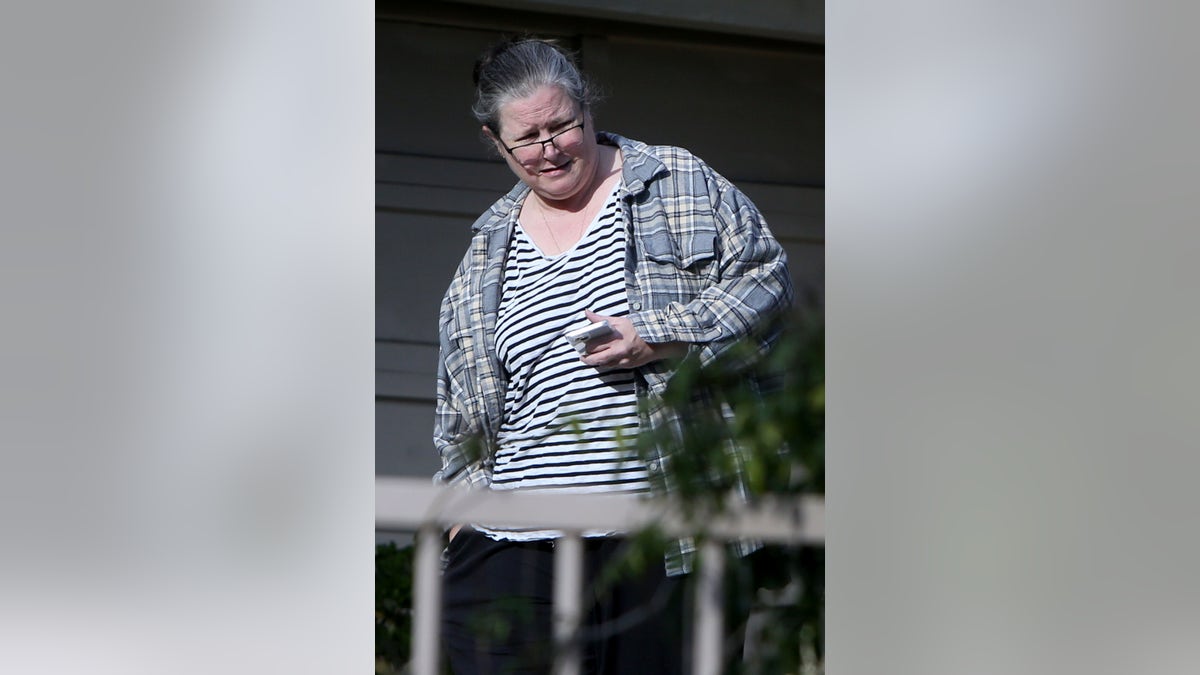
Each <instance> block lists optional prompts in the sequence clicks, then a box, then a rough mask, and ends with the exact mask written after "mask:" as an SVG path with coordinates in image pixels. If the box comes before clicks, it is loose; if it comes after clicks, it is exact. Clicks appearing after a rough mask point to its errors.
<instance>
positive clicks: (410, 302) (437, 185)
mask: <svg viewBox="0 0 1200 675" xmlns="http://www.w3.org/2000/svg"><path fill="white" fill-rule="evenodd" d="M485 4H487V5H490V4H495V3H483V4H481V5H479V6H472V5H470V4H469V3H401V2H396V3H391V2H387V1H385V0H381V1H380V2H379V3H378V4H377V17H378V21H377V24H376V47H375V53H376V66H375V72H376V122H375V126H376V131H375V134H376V189H377V199H376V227H375V249H376V254H375V255H376V260H375V264H376V266H375V269H376V272H375V274H376V283H375V287H376V294H375V310H376V314H375V316H376V319H375V334H376V343H375V344H376V352H375V353H376V422H375V432H376V437H375V438H376V441H375V460H376V473H377V474H385V475H416V476H427V475H429V474H431V473H432V472H433V471H435V470H436V468H437V457H436V456H435V453H434V451H433V448H432V443H431V441H430V433H431V431H432V418H433V400H432V397H433V386H434V385H433V378H434V369H435V359H436V355H437V348H436V342H437V307H438V303H439V301H440V299H441V295H442V293H443V291H444V290H445V288H446V285H447V283H448V282H449V279H450V276H451V274H452V273H453V271H454V268H455V266H456V265H457V264H458V261H459V260H460V259H461V257H462V254H463V252H464V250H465V248H466V245H467V241H468V240H469V237H470V231H469V228H470V225H471V222H472V221H473V220H474V219H475V217H476V216H477V215H478V214H479V213H480V212H481V211H483V210H484V209H485V208H487V206H488V205H489V204H491V203H492V201H494V200H495V199H496V198H497V197H499V196H500V195H501V194H502V193H503V192H505V191H506V190H507V189H508V188H509V187H511V186H512V184H513V183H514V182H515V178H514V177H513V175H512V174H511V173H510V172H509V170H508V169H507V167H506V166H505V165H504V164H503V162H501V161H500V160H499V159H498V158H495V157H494V156H491V155H489V154H488V151H487V148H486V146H485V145H484V144H483V143H482V142H481V141H480V138H479V129H478V125H477V124H476V123H475V121H474V119H473V118H472V117H471V115H470V112H469V109H470V103H471V80H470V77H471V65H472V63H473V62H474V59H475V56H476V55H477V54H478V53H479V52H480V51H481V50H482V49H483V48H485V47H486V46H487V45H489V44H491V43H492V42H494V41H496V40H497V39H499V38H500V37H501V36H502V35H503V34H504V33H505V32H521V31H523V30H530V31H535V32H538V33H540V34H546V35H557V36H560V37H563V38H566V39H568V40H570V41H572V43H573V44H574V45H575V46H576V47H577V48H578V49H579V50H580V53H581V57H582V59H583V63H584V67H585V69H586V70H587V71H588V72H589V73H590V74H591V75H592V77H593V78H594V79H596V80H598V81H599V83H600V84H601V85H602V87H603V89H604V90H605V91H606V93H607V96H606V100H605V101H604V102H603V103H602V104H601V105H600V106H599V107H598V108H597V109H596V111H595V115H596V121H597V126H598V127H599V128H601V129H605V130H610V131H614V132H617V133H620V134H623V135H625V136H629V137H632V138H637V139H639V140H643V141H646V142H648V143H655V144H659V143H668V144H675V145H681V146H684V147H686V148H688V149H690V150H692V151H693V152H695V153H696V154H698V155H699V156H701V157H703V158H704V159H705V160H706V161H707V162H708V163H709V164H710V165H712V166H713V167H714V168H716V169H717V170H718V171H719V172H721V173H722V174H724V175H725V176H726V177H728V178H730V179H731V180H732V181H734V182H735V183H736V184H737V185H738V186H739V187H740V188H741V189H742V190H743V191H745V192H746V193H747V194H748V195H749V196H750V197H751V198H752V199H753V200H754V201H755V203H756V204H758V206H759V208H760V209H761V210H762V211H763V213H764V214H765V215H766V217H767V220H768V222H769V223H770V225H771V228H772V230H773V231H774V232H775V233H776V235H777V236H778V237H779V238H780V240H781V241H782V242H783V244H784V247H785V248H786V249H787V251H788V255H789V257H790V260H791V270H792V275H793V278H794V281H795V283H796V286H797V289H798V290H799V292H800V294H801V298H802V300H803V301H805V302H807V303H808V304H813V305H820V304H821V303H822V299H823V294H824V291H823V278H824V224H823V201H824V189H823V186H824V169H823V164H824V78H823V72H824V50H823V48H822V46H821V44H820V39H821V38H820V36H819V34H816V35H814V32H813V31H814V25H815V24H814V23H813V20H812V16H813V13H812V11H808V12H807V13H801V14H795V13H793V14H788V13H786V12H783V10H782V9H780V8H781V7H784V5H781V4H780V3H772V2H763V3H751V2H746V3H739V7H753V6H755V5H758V6H759V11H758V12H757V13H755V12H754V11H749V12H748V13H745V14H744V15H743V18H742V19H740V20H738V21H734V20H733V19H732V18H729V17H726V18H725V19H722V16H721V15H720V14H719V13H716V14H712V13H710V14H709V15H707V16H708V19H707V20H706V21H705V22H703V23H701V22H699V21H697V20H696V19H693V18H691V17H690V16H687V15H685V14H684V13H681V12H674V11H673V10H672V7H673V6H674V5H676V4H678V3H665V2H660V3H654V2H646V3H637V4H638V6H639V7H644V8H648V9H645V10H639V11H637V12H635V11H633V10H632V9H629V10H627V11H624V12H618V11H615V10H614V11H612V12H608V13H606V14H605V13H600V14H599V15H598V14H597V10H595V9H594V7H592V6H593V5H596V4H597V3H587V2H559V3H548V2H542V3H537V4H539V5H540V6H542V7H545V6H554V7H555V13H553V14H550V13H532V12H523V11H516V10H504V9H499V8H496V7H489V6H483V5H485ZM516 4H518V5H522V4H523V5H526V6H529V5H532V4H535V3H516ZM618 4H619V3H618ZM793 4H794V3H793ZM788 6H789V7H790V5H788ZM809 6H810V9H811V5H809ZM631 7H632V5H631ZM656 7H657V10H658V11H655V10H656ZM723 20H724V23H722V21H723ZM788 21H792V22H793V23H791V24H789V23H787V22H788ZM698 27H699V28H698ZM723 27H724V28H723ZM756 33H757V34H756ZM781 36H782V37H781Z"/></svg>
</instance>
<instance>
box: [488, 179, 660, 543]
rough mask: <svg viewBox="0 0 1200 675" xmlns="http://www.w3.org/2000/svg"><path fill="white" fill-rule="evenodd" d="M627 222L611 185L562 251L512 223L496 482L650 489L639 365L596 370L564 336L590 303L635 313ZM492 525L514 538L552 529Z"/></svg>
mask: <svg viewBox="0 0 1200 675" xmlns="http://www.w3.org/2000/svg"><path fill="white" fill-rule="evenodd" d="M625 229H626V228H625V223H624V219H623V217H622V212H621V209H620V208H619V203H618V201H617V198H616V192H615V191H614V193H613V194H612V195H611V196H610V197H609V198H608V200H606V203H605V205H604V208H602V209H601V210H600V213H599V214H598V215H597V216H596V219H595V220H593V221H592V223H591V224H590V225H589V226H588V228H587V230H586V231H585V232H584V234H583V236H582V237H581V238H580V240H579V241H578V242H577V243H576V244H575V246H574V247H572V248H571V249H569V250H567V251H564V252H563V253H562V254H560V255H557V256H547V255H545V254H544V253H543V252H542V251H541V250H540V249H539V248H538V247H537V245H536V244H535V243H534V242H533V240H532V239H530V237H529V236H528V235H527V234H526V233H525V232H524V231H523V230H522V229H521V228H520V227H518V228H517V229H516V231H515V233H514V236H513V239H512V243H511V245H510V247H509V252H508V259H507V261H506V264H505V270H504V281H503V287H502V296H501V300H500V308H499V313H498V316H497V322H496V350H497V352H498V354H499V356H500V360H501V362H502V363H503V364H504V367H505V370H506V373H507V379H508V389H507V393H506V395H505V399H504V422H503V424H502V426H501V428H500V432H499V434H498V437H497V440H498V450H497V453H496V463H495V467H494V469H493V474H492V489H496V490H513V489H522V490H552V491H563V492H644V491H646V490H648V489H649V484H648V482H647V476H646V469H645V465H644V464H643V463H642V461H641V460H640V459H639V458H638V456H637V452H636V450H635V448H634V443H635V441H636V436H637V431H638V410H637V406H638V402H637V396H636V392H635V383H634V371H633V370H629V369H619V370H606V371H600V370H597V369H596V368H594V367H592V366H589V365H587V364H585V363H583V362H582V361H581V360H580V357H579V354H578V352H576V351H575V349H574V348H573V347H572V346H571V345H570V344H569V343H568V342H567V341H566V339H565V338H563V333H564V332H566V331H567V330H570V329H573V328H578V327H581V326H586V325H588V323H589V322H588V320H587V319H586V318H585V317H584V313H583V310H584V309H590V310H592V311H594V312H596V313H598V314H604V315H608V316H623V315H625V314H628V313H629V304H628V299H627V297H626V292H625ZM488 531H489V532H490V533H491V534H493V536H500V537H503V538H509V539H539V538H545V537H549V536H554V535H555V534H556V533H553V532H545V531H539V532H532V531H523V532H511V531H506V532H501V531H498V530H494V529H489V530H488ZM593 534H595V533H593Z"/></svg>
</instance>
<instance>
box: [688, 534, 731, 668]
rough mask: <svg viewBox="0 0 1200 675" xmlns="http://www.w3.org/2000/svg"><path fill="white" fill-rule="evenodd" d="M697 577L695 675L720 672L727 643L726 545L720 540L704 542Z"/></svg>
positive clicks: (693, 651) (694, 642)
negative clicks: (725, 625)
mask: <svg viewBox="0 0 1200 675" xmlns="http://www.w3.org/2000/svg"><path fill="white" fill-rule="evenodd" d="M698 556H699V559H698V560H697V565H698V568H699V569H698V571H697V577H698V578H697V579H696V628H695V632H694V633H693V635H692V662H693V663H694V664H695V670H694V671H693V673H694V675H719V674H720V672H721V664H722V661H723V660H724V658H723V657H724V649H723V647H724V644H725V628H724V623H725V606H724V605H725V603H724V597H725V590H724V580H725V548H724V546H723V545H722V543H721V541H720V540H717V539H713V538H706V539H705V540H704V541H703V542H702V543H701V544H700V550H699V551H698Z"/></svg>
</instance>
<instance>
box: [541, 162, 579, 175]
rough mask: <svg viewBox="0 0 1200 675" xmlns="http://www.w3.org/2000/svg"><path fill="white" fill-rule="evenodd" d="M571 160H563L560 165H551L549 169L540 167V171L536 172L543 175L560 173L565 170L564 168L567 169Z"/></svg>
mask: <svg viewBox="0 0 1200 675" xmlns="http://www.w3.org/2000/svg"><path fill="white" fill-rule="evenodd" d="M571 161H572V160H568V161H566V162H563V163H562V164H560V165H558V166H552V167H550V168H549V169H542V170H541V171H539V172H538V173H540V174H543V175H544V174H551V175H554V174H558V173H562V172H563V171H566V170H567V167H569V166H571Z"/></svg>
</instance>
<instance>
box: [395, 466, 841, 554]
mask: <svg viewBox="0 0 1200 675" xmlns="http://www.w3.org/2000/svg"><path fill="white" fill-rule="evenodd" d="M457 523H480V524H486V525H492V526H496V527H521V528H538V529H551V530H564V531H574V532H580V531H585V530H608V531H636V530H639V529H642V528H644V527H646V526H650V525H655V526H657V527H659V528H660V529H661V530H662V531H663V533H664V534H666V535H669V536H681V537H682V536H691V535H695V534H697V533H698V530H700V531H702V532H703V533H704V534H706V535H708V536H710V537H715V538H718V539H739V538H747V539H758V540H761V541H764V542H770V543H780V544H813V545H823V544H824V541H825V500H824V498H823V497H820V496H815V495H799V496H795V497H790V498H784V497H775V498H771V499H763V500H760V501H756V502H755V503H754V504H743V503H740V502H736V501H734V500H730V503H729V504H728V505H727V508H725V509H724V510H723V512H722V513H721V514H719V515H711V516H710V515H705V516H704V517H703V518H702V519H700V518H697V519H689V518H687V517H686V515H685V514H684V512H683V511H682V510H681V508H680V507H679V506H678V505H677V504H675V503H674V502H668V501H666V500H663V499H657V498H648V497H640V496H634V495H624V494H575V493H572V494H563V493H552V492H529V491H520V492H518V491H510V492H506V491H501V490H485V489H469V488H463V487H448V486H442V485H435V484H433V483H431V482H430V481H428V480H421V479H412V478H376V479H375V529H377V530H402V531H417V530H419V529H421V528H422V527H426V526H430V525H437V526H441V527H448V526H450V525H454V524H457Z"/></svg>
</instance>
